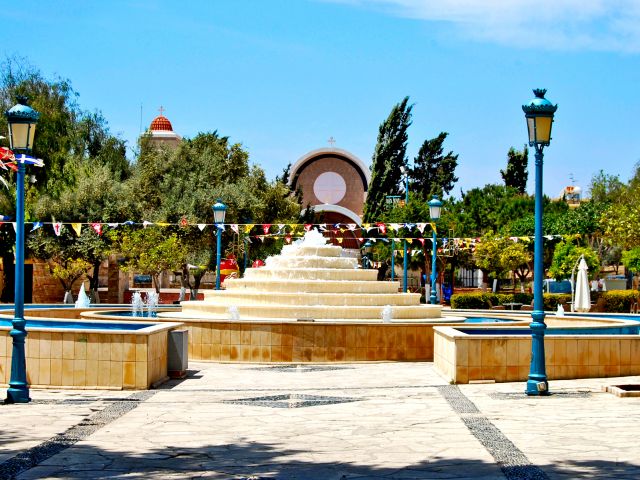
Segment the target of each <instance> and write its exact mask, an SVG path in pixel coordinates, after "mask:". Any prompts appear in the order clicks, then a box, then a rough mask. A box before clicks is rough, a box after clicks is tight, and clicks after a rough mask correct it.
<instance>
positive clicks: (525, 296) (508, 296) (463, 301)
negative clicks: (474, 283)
mask: <svg viewBox="0 0 640 480" xmlns="http://www.w3.org/2000/svg"><path fill="white" fill-rule="evenodd" d="M531 302H533V294H531V293H482V292H478V293H455V294H453V295H452V296H451V308H456V309H483V308H491V307H492V306H493V307H497V306H499V305H504V304H505V303H522V304H523V305H531ZM569 302H571V295H569V294H567V293H545V294H544V309H545V310H556V309H557V308H558V304H559V303H569ZM627 311H628V309H627Z"/></svg>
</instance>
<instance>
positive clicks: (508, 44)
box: [0, 0, 640, 197]
mask: <svg viewBox="0 0 640 480" xmlns="http://www.w3.org/2000/svg"><path fill="white" fill-rule="evenodd" d="M0 19H2V23H3V25H4V28H3V29H2V30H0V40H1V41H0V53H1V54H2V56H6V55H19V56H23V57H26V58H27V59H28V60H29V61H30V63H31V64H32V65H34V66H36V67H38V68H40V69H41V70H42V71H43V73H44V74H45V75H46V76H48V77H51V76H53V75H56V74H57V75H60V76H62V77H65V78H69V79H70V80H71V82H72V84H73V86H74V88H75V89H76V90H77V91H78V92H79V93H80V97H79V102H80V105H81V106H82V107H83V108H85V109H90V110H93V109H99V110H101V111H102V112H103V114H104V115H105V117H106V119H107V120H108V122H109V124H110V127H111V130H112V131H113V132H114V133H118V134H120V135H121V136H122V137H123V138H125V139H126V140H127V141H128V144H129V145H130V146H132V145H135V140H136V138H137V136H138V134H139V132H140V124H141V116H140V106H141V105H142V125H143V127H146V126H148V124H149V123H150V122H151V120H152V119H153V118H154V117H155V116H156V115H157V114H158V111H157V109H158V107H159V106H160V105H163V106H164V107H165V109H166V111H165V115H166V116H167V117H168V118H169V119H170V120H171V122H172V123H173V126H174V129H175V130H176V131H177V132H178V133H180V134H181V135H183V136H187V137H191V136H194V135H195V134H197V133H198V132H199V131H211V130H218V131H219V132H220V133H221V134H223V135H228V136H230V137H231V139H232V140H233V141H237V142H241V143H242V144H243V145H244V146H245V147H246V148H247V149H248V151H249V152H250V154H251V159H252V161H253V162H255V163H257V164H259V165H261V166H262V167H263V168H264V169H265V171H266V172H267V175H268V176H269V177H270V178H273V177H274V176H275V175H277V174H278V173H280V172H281V171H282V169H283V168H284V166H286V164H287V163H289V162H291V163H293V162H295V161H296V159H297V158H298V157H300V156H302V155H303V154H304V153H305V152H307V151H309V150H312V149H315V148H318V147H323V146H327V139H328V138H329V137H330V136H333V137H334V138H335V139H336V146H338V147H341V148H344V149H347V150H349V151H351V152H353V153H354V154H356V155H357V156H359V157H360V158H361V159H362V160H363V161H364V162H365V163H367V164H370V161H371V155H372V152H373V149H374V146H375V142H376V136H377V131H378V125H379V124H380V123H381V121H383V120H384V118H386V116H387V115H388V113H389V111H390V109H391V107H392V106H393V105H394V104H395V103H397V102H398V101H400V100H401V99H402V98H403V97H404V96H405V95H409V96H410V97H411V101H412V102H414V103H415V107H414V117H413V125H412V126H411V128H410V131H409V154H410V158H413V156H415V154H416V152H417V150H418V149H419V147H420V145H421V143H422V142H423V141H424V140H425V139H427V138H432V137H434V136H436V135H437V134H438V133H439V132H440V131H447V132H449V134H450V136H449V138H448V139H447V142H446V144H445V146H446V148H447V149H451V150H453V151H454V152H455V153H458V154H459V155H460V157H459V167H458V170H457V174H458V176H459V177H460V181H459V182H458V184H457V186H456V188H455V190H454V191H453V192H452V193H453V194H454V195H456V196H458V197H459V192H460V189H461V188H462V189H464V190H468V189H470V188H473V187H477V186H483V185H485V184H486V183H499V182H500V181H501V178H500V173H499V171H500V169H501V168H504V167H505V165H506V153H507V151H508V149H509V147H511V146H515V147H521V146H522V145H523V144H524V142H525V141H526V126H525V121H524V118H523V113H522V110H521V105H522V104H523V103H525V102H526V101H528V100H529V99H530V98H531V97H532V96H533V95H532V93H531V89H532V88H535V87H545V88H547V89H548V94H547V97H548V98H549V99H550V100H552V101H553V102H554V103H557V104H558V111H557V114H556V123H555V124H554V132H553V133H554V134H553V141H552V144H551V146H550V147H548V148H547V149H546V153H545V176H544V189H545V193H547V194H549V195H551V196H556V195H557V194H558V192H559V191H560V190H561V189H562V187H563V186H565V185H569V184H571V180H570V176H571V175H573V177H574V178H575V182H576V184H578V185H581V186H583V187H586V186H587V185H588V183H589V180H590V179H591V177H592V175H593V174H594V173H596V172H598V171H599V170H601V169H602V170H604V171H605V172H607V173H610V174H618V175H620V176H621V178H622V179H623V180H626V179H627V178H629V176H630V175H631V173H632V171H633V168H634V165H635V164H636V162H637V161H638V160H640V138H639V136H638V133H637V132H638V126H637V125H638V113H639V112H640V108H639V107H640V100H639V99H640V95H639V90H638V85H640V64H639V62H638V60H639V55H638V53H639V52H640V1H638V0H580V1H578V0H536V1H534V0H511V1H507V0H485V1H483V2H480V1H476V0H233V1H232V0H202V1H196V0H191V1H180V2H176V1H152V0H130V1H124V0H123V1H118V0H110V1H108V2H87V1H71V0H69V1H64V0H58V1H55V2H43V1H34V0H22V1H20V2H8V3H7V4H5V5H4V6H3V8H2V10H1V11H0ZM529 170H530V180H529V191H532V190H533V171H532V170H533V165H532V164H531V165H530V169H529Z"/></svg>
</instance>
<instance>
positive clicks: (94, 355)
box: [87, 333, 100, 360]
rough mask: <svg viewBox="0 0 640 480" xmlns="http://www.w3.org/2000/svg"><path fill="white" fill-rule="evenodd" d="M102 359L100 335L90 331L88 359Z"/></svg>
mask: <svg viewBox="0 0 640 480" xmlns="http://www.w3.org/2000/svg"><path fill="white" fill-rule="evenodd" d="M99 359H100V335H99V334H97V333H90V334H89V339H88V342H87V360H99Z"/></svg>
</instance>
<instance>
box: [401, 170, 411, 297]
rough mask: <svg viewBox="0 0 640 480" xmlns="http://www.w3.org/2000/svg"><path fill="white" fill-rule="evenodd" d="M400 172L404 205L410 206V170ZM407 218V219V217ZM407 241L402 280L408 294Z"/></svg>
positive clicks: (404, 290) (403, 288)
mask: <svg viewBox="0 0 640 480" xmlns="http://www.w3.org/2000/svg"><path fill="white" fill-rule="evenodd" d="M400 171H401V172H402V176H403V177H404V204H405V206H407V205H409V170H408V169H407V168H406V167H405V166H400ZM405 218H406V217H405ZM407 253H408V252H407V240H406V239H405V240H404V257H403V258H404V265H403V272H404V274H403V278H402V291H403V292H404V293H407V273H408V270H409V268H408V267H409V258H408V254H407Z"/></svg>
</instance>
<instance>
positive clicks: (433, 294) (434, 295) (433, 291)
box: [429, 227, 438, 305]
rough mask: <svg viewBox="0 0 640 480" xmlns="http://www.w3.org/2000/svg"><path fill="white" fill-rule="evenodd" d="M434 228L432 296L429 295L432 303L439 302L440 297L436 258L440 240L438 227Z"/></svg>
mask: <svg viewBox="0 0 640 480" xmlns="http://www.w3.org/2000/svg"><path fill="white" fill-rule="evenodd" d="M432 230H433V235H432V237H431V239H432V245H431V296H430V297H429V303H431V305H435V304H436V303H437V302H438V297H437V295H436V278H437V275H436V268H437V266H436V260H437V257H436V255H437V251H436V250H437V249H436V245H437V242H438V237H437V233H436V229H435V227H434V228H433V229H432Z"/></svg>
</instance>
